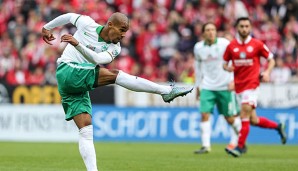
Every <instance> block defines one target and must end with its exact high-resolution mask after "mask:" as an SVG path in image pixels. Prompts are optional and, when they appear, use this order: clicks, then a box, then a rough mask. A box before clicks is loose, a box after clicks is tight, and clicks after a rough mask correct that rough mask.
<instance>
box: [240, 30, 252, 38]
mask: <svg viewBox="0 0 298 171" xmlns="http://www.w3.org/2000/svg"><path fill="white" fill-rule="evenodd" d="M249 35H250V33H249V32H244V33H243V32H242V33H241V32H239V36H240V37H241V38H242V39H246V38H247V37H248V36H249Z"/></svg>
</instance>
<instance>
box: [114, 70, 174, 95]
mask: <svg viewBox="0 0 298 171" xmlns="http://www.w3.org/2000/svg"><path fill="white" fill-rule="evenodd" d="M115 84H117V85H120V86H122V87H124V88H127V89H129V90H132V91H136V92H147V93H154V94H169V93H170V92H171V90H172V88H171V86H164V85H159V84H156V83H154V82H152V81H149V80H146V79H144V78H140V77H137V76H133V75H129V74H127V73H125V72H123V71H119V74H118V75H117V78H116V81H115Z"/></svg>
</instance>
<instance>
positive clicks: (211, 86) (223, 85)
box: [194, 38, 233, 90]
mask: <svg viewBox="0 0 298 171" xmlns="http://www.w3.org/2000/svg"><path fill="white" fill-rule="evenodd" d="M229 43H230V42H229V41H228V40H227V39H225V38H217V39H216V42H215V43H214V44H212V45H211V46H209V45H207V44H205V42H204V41H200V42H198V43H196V44H195V46H194V54H195V72H196V86H199V87H200V89H206V90H228V84H229V83H230V82H231V81H232V80H233V73H230V72H227V71H225V70H224V69H223V62H224V60H223V55H224V52H225V50H226V47H227V46H228V45H229Z"/></svg>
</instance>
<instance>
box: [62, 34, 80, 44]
mask: <svg viewBox="0 0 298 171" xmlns="http://www.w3.org/2000/svg"><path fill="white" fill-rule="evenodd" d="M61 42H67V43H70V44H71V45H73V46H78V44H79V42H78V41H77V39H75V38H74V37H73V36H72V35H71V34H64V35H63V36H62V37H61Z"/></svg>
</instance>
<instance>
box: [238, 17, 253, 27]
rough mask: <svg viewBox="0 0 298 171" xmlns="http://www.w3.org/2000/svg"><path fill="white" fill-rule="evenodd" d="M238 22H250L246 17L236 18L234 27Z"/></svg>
mask: <svg viewBox="0 0 298 171" xmlns="http://www.w3.org/2000/svg"><path fill="white" fill-rule="evenodd" d="M240 21H249V22H250V23H251V21H250V19H249V18H248V17H240V18H238V19H237V20H236V22H235V27H236V26H238V24H239V23H240Z"/></svg>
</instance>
